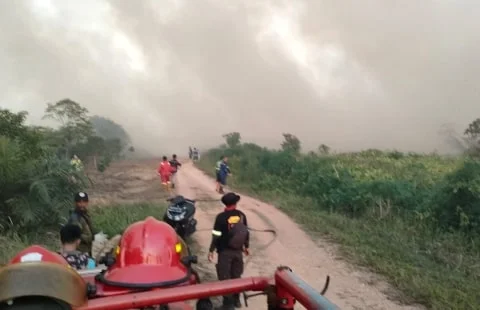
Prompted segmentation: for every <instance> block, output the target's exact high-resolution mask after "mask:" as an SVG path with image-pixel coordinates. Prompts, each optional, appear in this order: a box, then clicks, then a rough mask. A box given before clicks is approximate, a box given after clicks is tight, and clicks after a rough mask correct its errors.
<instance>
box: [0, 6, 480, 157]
mask: <svg viewBox="0 0 480 310" xmlns="http://www.w3.org/2000/svg"><path fill="white" fill-rule="evenodd" d="M479 16H480V2H479V1H478V0H471V1H469V0H464V1H453V0H452V1H448V0H443V1H441V0H437V1H434V0H422V1H414V0H404V1H398V0H361V1H359V0H288V1H281V0H271V1H268V0H243V1H242V0H236V1H234V0H229V1H225V0H183V1H181V0H175V1H174V0H161V1H160V0H156V1H155V0H150V1H148V0H144V1H140V0H135V1H134V0H111V1H107V0H88V1H87V0H78V1H73V0H71V1H68V0H58V1H54V0H43V1H42V0H15V1H10V0H0V44H1V45H0V106H2V107H7V108H11V109H14V110H28V111H29V112H30V115H31V121H32V122H39V120H40V118H41V116H42V114H43V110H44V108H45V103H46V102H55V101H57V100H60V99H63V98H66V97H68V98H71V99H73V100H75V101H77V102H79V103H81V104H82V105H84V106H86V107H87V108H88V109H89V110H90V112H91V113H92V114H99V115H102V116H106V117H109V118H111V119H113V120H114V121H116V122H118V123H120V124H121V125H123V126H124V127H125V128H126V129H127V130H128V131H129V133H130V134H131V135H132V138H133V139H134V141H135V145H136V146H139V147H147V148H149V149H150V150H152V151H155V152H163V151H165V152H167V151H168V152H177V153H180V152H186V148H187V147H188V145H197V146H199V147H200V148H202V149H205V148H206V147H209V146H212V145H216V144H218V143H219V142H220V141H221V137H220V136H221V134H223V133H226V132H230V131H239V132H241V134H242V136H243V138H244V140H250V141H254V142H258V143H260V144H264V145H268V146H278V144H279V143H280V141H281V140H282V136H281V133H282V132H291V133H293V134H296V135H297V136H298V137H299V138H300V139H301V140H302V142H303V144H304V147H305V149H315V148H317V146H318V145H319V144H321V143H325V144H328V145H330V146H331V147H333V148H334V149H337V150H355V149H359V148H368V147H376V148H397V149H400V150H415V151H432V150H434V149H437V150H440V151H448V150H451V148H449V146H448V145H447V144H446V143H445V142H444V139H443V137H442V136H440V135H439V134H438V131H439V129H440V127H441V125H442V124H444V123H453V124H454V126H456V128H457V129H458V130H463V129H464V128H465V127H466V126H467V124H468V123H469V122H470V121H472V120H473V119H474V118H476V117H480V104H479V93H480V92H479V86H478V81H479V75H480V74H479V72H480V62H479V60H480V59H479V58H480V19H479V18H478V17H479Z"/></svg>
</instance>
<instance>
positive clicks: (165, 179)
mask: <svg viewBox="0 0 480 310" xmlns="http://www.w3.org/2000/svg"><path fill="white" fill-rule="evenodd" d="M157 174H158V175H159V176H160V181H161V182H162V186H163V187H164V188H165V190H166V191H167V193H170V191H171V188H170V177H171V176H172V166H171V165H170V163H169V162H168V158H167V156H163V157H162V162H161V163H160V165H159V166H158V169H157Z"/></svg>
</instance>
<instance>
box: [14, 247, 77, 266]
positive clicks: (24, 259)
mask: <svg viewBox="0 0 480 310" xmlns="http://www.w3.org/2000/svg"><path fill="white" fill-rule="evenodd" d="M40 262H45V263H54V264H59V265H64V266H70V265H69V264H68V263H67V261H66V260H65V259H64V258H63V257H62V256H61V255H59V254H57V253H55V252H52V251H49V250H47V249H45V248H44V247H41V246H39V245H32V246H30V247H28V248H26V249H24V250H22V251H20V252H18V253H17V255H15V256H14V257H13V258H12V260H11V261H10V264H18V263H40Z"/></svg>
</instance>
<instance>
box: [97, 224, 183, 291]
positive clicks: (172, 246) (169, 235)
mask: <svg viewBox="0 0 480 310" xmlns="http://www.w3.org/2000/svg"><path fill="white" fill-rule="evenodd" d="M187 254H188V250H187V247H186V244H185V242H184V241H183V240H182V239H181V238H180V237H178V235H177V233H176V232H175V230H174V229H173V228H172V227H171V226H170V225H168V224H167V223H165V222H162V221H159V220H157V219H155V218H153V217H147V218H146V219H145V220H144V221H140V222H136V223H134V224H132V225H130V226H129V227H128V228H127V229H126V230H125V232H124V233H123V235H122V239H121V240H120V245H119V247H118V248H117V249H116V260H115V264H114V265H113V266H112V267H111V268H110V269H109V270H108V272H106V274H105V276H104V279H105V280H104V281H102V282H106V284H108V283H123V284H125V283H128V284H133V285H135V284H148V283H160V282H170V281H176V280H178V279H182V278H185V277H186V275H187V268H186V267H185V266H184V265H183V264H182V263H181V257H183V256H184V255H187ZM111 285H113V286H115V284H111Z"/></svg>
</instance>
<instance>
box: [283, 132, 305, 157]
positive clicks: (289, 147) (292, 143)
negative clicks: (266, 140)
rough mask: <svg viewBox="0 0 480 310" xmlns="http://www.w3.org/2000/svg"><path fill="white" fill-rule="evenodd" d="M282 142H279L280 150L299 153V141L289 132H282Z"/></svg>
mask: <svg viewBox="0 0 480 310" xmlns="http://www.w3.org/2000/svg"><path fill="white" fill-rule="evenodd" d="M282 135H283V139H284V140H283V142H282V144H281V146H282V150H284V151H287V152H293V153H300V149H301V143H300V140H299V139H298V138H297V137H296V136H295V135H292V134H291V133H283V134H282Z"/></svg>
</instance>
